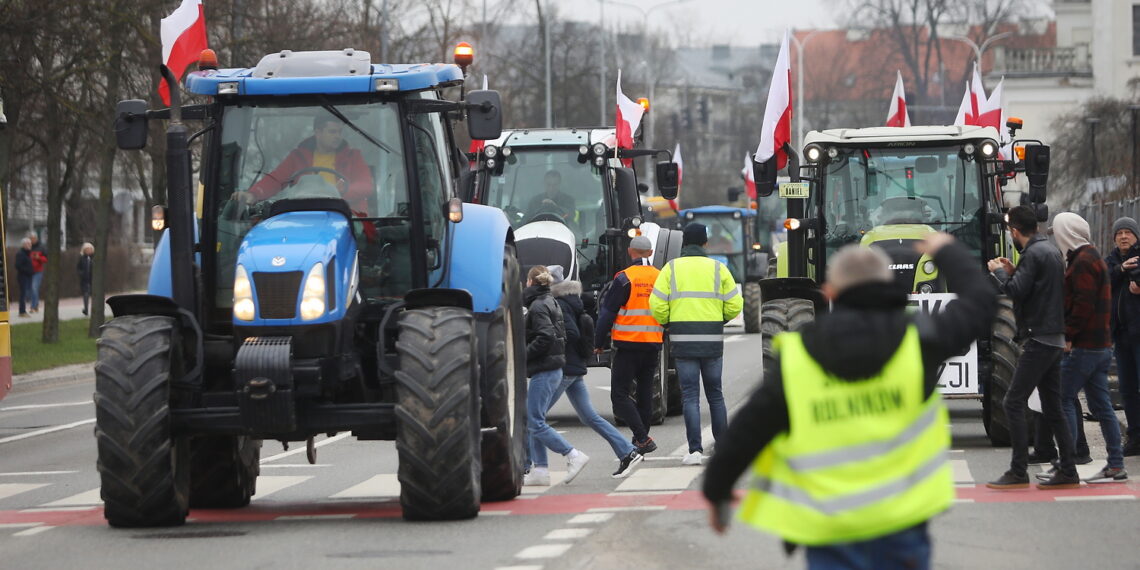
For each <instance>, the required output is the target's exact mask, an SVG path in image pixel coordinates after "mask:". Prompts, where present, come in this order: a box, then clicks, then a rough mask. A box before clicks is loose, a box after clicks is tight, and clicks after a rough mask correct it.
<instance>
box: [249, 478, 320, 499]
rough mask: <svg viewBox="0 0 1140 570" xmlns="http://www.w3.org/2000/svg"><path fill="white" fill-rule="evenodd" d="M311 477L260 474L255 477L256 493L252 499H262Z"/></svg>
mask: <svg viewBox="0 0 1140 570" xmlns="http://www.w3.org/2000/svg"><path fill="white" fill-rule="evenodd" d="M309 479H312V477H311V476H306V477H300V476H296V477H292V476H287V475H262V476H261V477H258V478H257V494H256V495H254V497H253V500H254V501H256V500H258V499H264V498H265V497H268V496H269V495H272V494H273V493H276V492H278V491H280V490H282V489H288V488H289V487H292V486H293V485H299V484H301V483H304V482H305V481H308V480H309Z"/></svg>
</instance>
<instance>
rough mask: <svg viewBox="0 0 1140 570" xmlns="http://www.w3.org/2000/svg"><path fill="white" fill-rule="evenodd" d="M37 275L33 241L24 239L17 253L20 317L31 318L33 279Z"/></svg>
mask: <svg viewBox="0 0 1140 570" xmlns="http://www.w3.org/2000/svg"><path fill="white" fill-rule="evenodd" d="M35 274H36V271H35V267H34V265H33V264H32V240H31V238H24V239H23V240H21V241H20V249H19V251H17V252H16V279H17V281H18V282H19V285H20V316H21V317H31V315H29V314H28V308H29V307H30V306H31V300H32V277H33V276H34V275H35Z"/></svg>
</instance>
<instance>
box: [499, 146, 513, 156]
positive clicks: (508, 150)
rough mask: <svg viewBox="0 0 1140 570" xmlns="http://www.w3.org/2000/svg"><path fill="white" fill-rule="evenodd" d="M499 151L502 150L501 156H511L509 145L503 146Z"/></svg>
mask: <svg viewBox="0 0 1140 570" xmlns="http://www.w3.org/2000/svg"><path fill="white" fill-rule="evenodd" d="M500 152H502V153H503V158H510V156H511V147H509V146H505V147H503V150H501V151H500Z"/></svg>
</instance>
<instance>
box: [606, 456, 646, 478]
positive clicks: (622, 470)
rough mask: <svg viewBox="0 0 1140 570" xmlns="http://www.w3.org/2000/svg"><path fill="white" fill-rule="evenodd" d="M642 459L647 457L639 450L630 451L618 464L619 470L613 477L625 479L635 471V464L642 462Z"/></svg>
mask: <svg viewBox="0 0 1140 570" xmlns="http://www.w3.org/2000/svg"><path fill="white" fill-rule="evenodd" d="M642 459H645V458H644V457H642V456H641V454H640V453H638V452H637V450H633V451H631V452H629V455H626V456H625V457H622V458H621V463H619V464H618V470H617V471H614V474H613V478H614V479H625V478H626V477H629V474H630V473H633V466H634V465H637V464H638V463H641V460H642Z"/></svg>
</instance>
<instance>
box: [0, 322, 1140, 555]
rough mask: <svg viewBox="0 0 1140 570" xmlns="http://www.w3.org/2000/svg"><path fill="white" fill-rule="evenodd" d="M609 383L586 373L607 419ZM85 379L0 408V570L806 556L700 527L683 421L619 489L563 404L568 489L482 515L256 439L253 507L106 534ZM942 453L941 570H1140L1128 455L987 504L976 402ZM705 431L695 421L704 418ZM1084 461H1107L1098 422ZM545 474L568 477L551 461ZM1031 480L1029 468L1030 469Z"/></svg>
mask: <svg viewBox="0 0 1140 570" xmlns="http://www.w3.org/2000/svg"><path fill="white" fill-rule="evenodd" d="M741 333H742V331H741V330H740V329H730V330H729V333H728V334H727V335H726V340H727V343H726V362H725V367H724V369H725V379H724V380H725V390H726V398H727V401H728V404H729V408H730V410H731V409H732V408H733V407H735V406H736V405H738V404H739V403H741V402H742V401H743V400H744V399H745V398H746V397H747V395H748V393H749V392H750V390H751V389H752V388H753V387H754V386H755V384H756V383H757V382H758V381H759V378H760V363H759V358H758V355H759V351H760V339H759V336H758V335H744V334H741ZM607 372H608V371H605V370H595V371H592V372H591V373H590V375H589V376H588V377H587V383H588V384H589V386H590V390H591V393H592V395H593V396H594V402H595V405H596V406H597V407H598V409H599V410H601V411H602V412H603V415H607V416H608V414H609V408H610V406H609V403H608V400H609V395H608V391H607V390H606V388H607V386H608V374H607ZM91 391H92V385H91V383H89V382H79V383H73V384H71V385H65V386H56V387H50V388H44V389H40V390H38V391H17V392H16V393H13V394H12V395H10V396H9V397H8V398H7V399H5V400H4V401H2V402H0V567H3V568H12V569H22V568H65V567H83V568H90V569H99V568H108V569H110V568H115V569H119V568H143V567H146V568H155V567H194V568H212V569H223V568H431V569H433V570H438V569H439V568H442V567H446V566H447V565H452V564H453V565H456V567H458V568H464V569H494V568H506V567H515V568H546V569H560V568H624V567H636V568H710V567H748V568H802V567H803V559H802V553H797V554H795V555H793V556H792V557H791V558H788V557H786V556H785V555H784V554H783V549H782V547H781V545H780V543H779V541H778V540H776V539H774V538H772V537H769V536H765V535H762V534H759V533H757V532H754V531H753V530H752V529H750V528H747V527H746V526H744V525H741V524H735V525H734V526H733V527H732V528H731V529H730V531H729V533H728V534H727V535H726V536H723V537H722V536H716V535H714V534H713V533H712V532H710V531H709V530H708V528H707V526H706V522H705V521H706V514H705V511H704V510H703V507H704V504H703V502H702V500H701V499H700V496H699V493H698V491H697V490H696V489H697V488H698V485H699V480H700V479H699V477H700V472H701V468H700V467H688V466H682V465H681V462H680V457H681V455H682V454H683V452H684V451H686V449H684V447H683V446H684V442H685V437H684V422H683V421H682V420H681V418H680V417H675V418H669V419H668V420H667V422H666V424H665V425H663V426H657V427H654V428H653V431H652V435H653V437H654V438H655V440H656V441H657V442H658V444H659V446H660V447H659V449H658V451H657V452H655V453H653V454H651V455H650V457H649V460H647V461H645V462H643V463H642V465H641V466H640V467H639V468H638V470H637V471H636V472H635V473H634V475H633V476H631V477H630V478H629V479H627V480H624V481H618V480H614V479H612V478H610V473H611V472H612V471H613V470H614V469H615V467H616V460H615V458H614V457H613V454H612V453H611V452H610V450H609V447H608V446H607V445H606V444H605V442H604V441H603V440H602V439H600V438H599V437H597V436H595V435H594V434H593V432H592V431H590V430H589V429H588V428H585V427H583V426H582V425H580V424H579V423H578V422H577V419H576V418H575V417H574V415H573V412H572V410H571V409H570V406H569V404H568V403H566V402H565V401H562V402H560V403H559V404H558V405H557V407H556V408H555V409H554V411H553V412H552V415H551V419H552V420H553V422H556V424H555V427H556V429H558V430H560V431H563V432H564V435H565V437H566V438H567V439H568V440H569V441H570V442H571V443H572V444H574V445H575V446H577V447H579V448H580V449H583V450H584V451H585V452H586V453H588V454H589V455H590V456H591V458H592V461H591V462H590V464H589V465H587V467H586V468H585V470H584V471H583V473H582V474H581V475H580V476H579V477H578V478H577V479H576V480H575V481H574V482H573V484H571V485H559V484H555V485H554V486H552V487H549V488H545V487H543V488H526V489H525V493H524V496H523V497H522V498H519V499H517V500H515V501H510V502H505V503H493V504H485V505H484V509H483V514H482V515H480V516H479V517H478V518H477V519H475V520H471V521H464V522H451V523H408V522H404V521H403V520H402V519H401V518H400V516H399V504H398V500H397V499H396V496H397V494H398V486H397V485H396V481H395V472H396V467H397V465H396V457H395V455H396V454H395V448H394V446H393V444H392V443H390V442H358V441H356V440H354V439H351V438H350V437H334V438H331V439H322V440H321V441H320V442H319V443H321V447H320V449H319V451H318V457H317V464H316V465H309V464H308V463H307V462H306V460H305V456H304V451H303V447H300V448H299V447H297V446H294V447H293V448H292V449H291V451H290V452H283V451H282V449H281V445H280V444H279V443H276V442H267V443H266V445H265V447H264V448H263V450H262V475H261V478H260V479H259V480H258V495H257V496H256V497H255V498H254V501H253V503H252V505H251V506H249V507H247V508H245V509H240V510H235V511H201V510H199V511H192V512H191V521H190V522H188V523H187V524H186V525H185V526H183V527H178V528H169V529H136V530H121V529H112V528H110V527H108V526H106V524H104V521H103V518H102V510H101V507H100V506H99V496H98V487H99V482H98V476H97V474H96V472H95V442H94V438H93V437H92V429H93V425H94V419H93V418H94V410H93V405H92V403H91ZM951 410H952V422H953V427H952V429H953V434H954V445H953V452H952V453H951V459H952V461H953V465H954V469H955V479H956V480H957V482H958V485H959V489H958V496H959V500H958V504H956V505H955V506H954V508H953V509H952V510H951V511H950V512H949V513H948V514H946V515H943V516H940V517H938V518H937V519H935V521H934V522H933V523H932V527H931V528H932V533H933V536H934V540H935V555H934V556H935V566H936V567H938V568H1027V567H1032V568H1035V569H1043V568H1058V569H1062V568H1064V569H1069V568H1140V542H1138V541H1137V540H1136V537H1137V531H1136V528H1137V527H1138V523H1140V509H1138V508H1137V506H1138V505H1137V497H1138V496H1140V483H1138V481H1140V461H1138V460H1137V458H1127V460H1126V466H1127V467H1128V469H1129V471H1130V472H1132V473H1133V475H1134V477H1137V479H1134V480H1132V481H1130V482H1128V483H1124V484H1110V485H1092V486H1089V485H1086V486H1085V487H1084V488H1082V489H1080V490H1075V491H1057V492H1043V491H1036V490H1028V491H1016V492H1006V493H1000V492H995V491H989V490H986V489H985V488H984V483H985V481H987V480H988V479H990V478H994V477H996V476H998V475H999V474H1000V473H1001V472H1002V471H1003V470H1004V469H1005V466H1006V464H1007V462H1008V457H1009V455H1008V450H1007V449H994V448H991V447H989V444H988V442H987V441H986V439H985V436H984V432H983V430H982V426H981V414H980V409H979V407H978V404H977V403H976V402H974V401H954V402H951ZM706 426H707V413H706ZM1086 427H1087V428H1088V434H1089V437H1090V439H1091V440H1092V441H1091V442H1090V443H1091V444H1092V446H1093V456H1094V458H1096V461H1094V463H1093V464H1092V465H1090V466H1083V467H1082V469H1083V470H1085V471H1090V472H1091V471H1095V470H1096V469H1099V467H1100V466H1101V465H1102V464H1103V459H1104V450H1103V447H1101V446H1098V442H1099V437H1098V436H1099V434H1098V430H1097V429H1096V427H1095V424H1089V425H1088V426H1086ZM552 469H553V470H554V471H555V473H554V475H555V479H556V480H557V479H558V478H559V477H560V475H561V473H559V472H560V471H562V470H564V466H562V465H561V462H560V460H557V459H555V458H552ZM1031 470H1036V468H1031Z"/></svg>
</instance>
